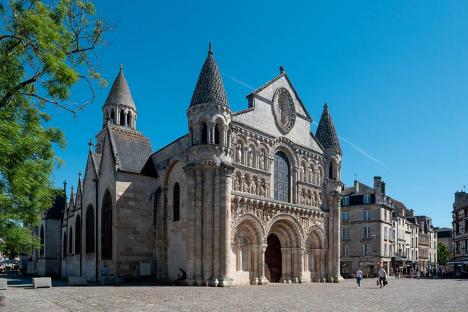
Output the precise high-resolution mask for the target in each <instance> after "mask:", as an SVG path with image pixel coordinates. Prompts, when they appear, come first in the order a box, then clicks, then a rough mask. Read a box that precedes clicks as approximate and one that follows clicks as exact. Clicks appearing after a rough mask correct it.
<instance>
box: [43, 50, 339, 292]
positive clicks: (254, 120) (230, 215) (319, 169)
mask: <svg viewBox="0 0 468 312" xmlns="http://www.w3.org/2000/svg"><path fill="white" fill-rule="evenodd" d="M247 99H248V107H247V108H246V109H244V110H241V111H238V112H234V111H232V110H231V107H230V105H229V101H228V97H227V95H226V92H225V89H224V85H223V80H222V78H221V74H220V70H219V68H218V65H217V64H216V61H215V58H214V55H213V51H212V49H211V46H210V48H209V51H208V55H207V57H206V59H205V61H204V63H203V66H202V68H201V71H200V74H199V77H198V81H197V82H196V86H195V90H194V91H193V95H192V99H191V101H190V103H187V110H186V114H187V128H188V133H187V134H186V135H184V136H182V137H180V138H179V139H177V140H175V141H174V142H168V144H167V145H166V146H165V147H163V148H161V149H160V150H158V151H155V152H154V151H153V150H152V146H151V142H150V140H149V138H147V137H145V135H144V134H143V133H141V132H139V131H138V130H137V129H138V128H137V121H138V119H139V118H140V116H139V115H138V111H137V105H136V104H135V103H134V101H133V98H132V94H131V92H130V88H129V85H128V83H127V81H126V79H125V76H124V73H123V70H122V68H121V69H120V72H119V73H118V75H117V78H116V79H115V81H114V83H113V85H112V88H111V90H110V92H109V95H108V97H107V99H106V101H105V103H104V105H103V107H102V129H101V130H100V131H99V132H98V133H97V135H96V142H95V144H92V143H91V142H90V144H89V146H90V147H89V153H88V158H87V162H86V168H85V171H84V176H83V178H81V176H80V178H79V180H78V185H77V188H76V190H72V192H71V194H70V195H69V196H68V199H67V204H66V207H65V208H64V211H63V214H62V219H61V222H60V229H61V230H60V235H57V237H58V240H59V244H58V245H59V246H60V249H61V252H59V253H58V254H59V257H60V259H59V261H58V262H57V263H58V265H59V266H60V268H59V269H58V271H59V272H60V274H61V276H62V277H70V276H81V277H85V278H86V279H87V280H90V281H99V280H101V279H102V278H103V275H104V273H103V270H102V268H103V267H106V269H107V272H105V273H106V274H105V275H107V274H109V275H112V276H116V277H118V278H119V279H120V280H131V279H139V278H141V277H144V276H146V277H147V278H150V279H152V280H155V281H160V282H168V283H171V282H174V281H176V280H177V281H178V282H181V283H183V284H186V285H210V286H230V285H243V284H252V285H264V284H268V283H308V282H338V281H339V280H340V279H341V275H340V214H341V213H340V209H341V208H340V201H341V195H340V193H341V191H342V188H343V184H342V183H341V181H340V173H341V158H342V151H341V147H340V144H339V140H338V136H337V133H336V130H335V126H334V124H333V120H332V118H331V114H330V111H329V109H328V106H327V105H326V104H325V106H324V108H323V113H322V116H321V119H320V122H319V125H318V128H317V132H316V134H315V135H314V134H313V133H311V130H310V129H311V123H312V117H311V116H310V115H309V113H308V112H307V110H306V107H305V106H304V104H303V103H302V101H301V99H300V97H299V95H298V93H297V92H296V90H295V89H294V86H293V85H292V83H291V81H290V79H289V77H288V75H287V73H286V71H285V70H284V68H282V67H281V68H280V72H279V75H278V76H276V77H275V78H273V79H272V80H270V81H268V82H267V83H265V84H264V85H263V86H261V87H259V88H258V89H256V90H254V91H253V92H251V93H250V94H249V95H248V96H247ZM180 113H181V114H182V113H183V112H182V111H181V112H180ZM141 118H144V117H143V116H142V117H141ZM45 248H46V249H47V246H45Z"/></svg>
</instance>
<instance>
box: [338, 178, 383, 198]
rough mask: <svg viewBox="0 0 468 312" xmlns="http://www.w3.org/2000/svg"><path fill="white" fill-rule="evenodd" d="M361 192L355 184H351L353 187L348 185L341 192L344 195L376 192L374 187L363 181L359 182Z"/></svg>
mask: <svg viewBox="0 0 468 312" xmlns="http://www.w3.org/2000/svg"><path fill="white" fill-rule="evenodd" d="M358 183H359V192H356V188H355V187H354V186H351V187H347V188H345V189H344V190H343V191H342V192H341V194H342V195H343V196H345V195H365V194H374V193H375V190H374V188H372V187H370V186H368V185H366V184H364V183H362V182H359V181H358Z"/></svg>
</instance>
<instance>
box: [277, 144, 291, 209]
mask: <svg viewBox="0 0 468 312" xmlns="http://www.w3.org/2000/svg"><path fill="white" fill-rule="evenodd" d="M289 172H290V170H289V161H288V158H287V157H286V155H285V154H284V153H283V152H278V153H276V154H275V171H274V174H275V175H274V178H275V199H276V200H280V201H284V202H289V179H290V173H289Z"/></svg>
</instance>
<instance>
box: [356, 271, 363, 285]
mask: <svg viewBox="0 0 468 312" xmlns="http://www.w3.org/2000/svg"><path fill="white" fill-rule="evenodd" d="M361 280H362V271H361V269H360V268H358V269H357V271H356V283H357V288H361Z"/></svg>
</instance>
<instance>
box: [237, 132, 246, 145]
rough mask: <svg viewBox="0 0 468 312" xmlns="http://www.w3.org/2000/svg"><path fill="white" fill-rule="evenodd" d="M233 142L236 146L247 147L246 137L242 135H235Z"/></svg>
mask: <svg viewBox="0 0 468 312" xmlns="http://www.w3.org/2000/svg"><path fill="white" fill-rule="evenodd" d="M234 142H235V143H236V144H239V143H241V144H242V145H244V146H247V142H248V140H247V137H246V136H245V135H243V134H242V133H238V134H236V137H235V139H234Z"/></svg>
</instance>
